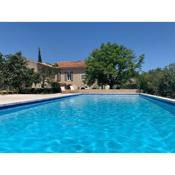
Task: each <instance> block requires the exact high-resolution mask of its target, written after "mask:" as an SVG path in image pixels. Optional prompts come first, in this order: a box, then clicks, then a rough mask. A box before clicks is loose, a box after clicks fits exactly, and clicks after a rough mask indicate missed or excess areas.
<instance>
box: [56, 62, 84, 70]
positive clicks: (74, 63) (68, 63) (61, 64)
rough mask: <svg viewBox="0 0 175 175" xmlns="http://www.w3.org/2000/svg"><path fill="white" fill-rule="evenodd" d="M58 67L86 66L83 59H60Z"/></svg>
mask: <svg viewBox="0 0 175 175" xmlns="http://www.w3.org/2000/svg"><path fill="white" fill-rule="evenodd" d="M57 65H58V67H59V68H62V69H64V68H86V64H85V61H60V62H58V63H57Z"/></svg>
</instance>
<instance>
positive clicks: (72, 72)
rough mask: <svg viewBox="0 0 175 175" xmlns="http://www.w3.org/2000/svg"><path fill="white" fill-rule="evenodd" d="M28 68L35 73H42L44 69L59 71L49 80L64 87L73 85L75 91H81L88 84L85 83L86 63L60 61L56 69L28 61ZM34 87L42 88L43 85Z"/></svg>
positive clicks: (48, 65)
mask: <svg viewBox="0 0 175 175" xmlns="http://www.w3.org/2000/svg"><path fill="white" fill-rule="evenodd" d="M27 66H28V67H29V68H30V69H34V71H35V72H38V73H41V71H42V69H43V68H47V69H50V70H52V69H57V70H58V71H57V73H56V74H54V75H52V76H50V77H47V78H48V79H50V80H51V81H54V82H58V83H60V84H61V85H63V86H64V85H72V86H74V88H75V89H81V88H83V87H85V86H86V84H85V83H84V80H85V70H86V64H85V62H84V61H60V62H57V63H56V64H55V66H56V67H55V66H52V65H50V64H45V63H39V62H34V61H31V60H28V61H27ZM46 86H47V82H46ZM48 86H49V84H48ZM33 87H37V88H40V87H41V84H40V83H39V84H37V85H33Z"/></svg>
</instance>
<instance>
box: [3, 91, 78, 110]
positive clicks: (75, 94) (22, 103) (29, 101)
mask: <svg viewBox="0 0 175 175" xmlns="http://www.w3.org/2000/svg"><path fill="white" fill-rule="evenodd" d="M78 95H81V93H74V94H64V96H58V97H48V98H40V99H32V100H26V101H18V102H10V103H6V104H0V109H5V108H11V107H16V106H22V105H27V104H34V103H40V102H47V101H51V100H57V99H62V98H67V97H73V96H78Z"/></svg>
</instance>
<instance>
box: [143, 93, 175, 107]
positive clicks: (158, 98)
mask: <svg viewBox="0 0 175 175" xmlns="http://www.w3.org/2000/svg"><path fill="white" fill-rule="evenodd" d="M140 95H141V96H142V95H143V96H145V97H148V98H152V99H155V100H159V101H163V102H166V103H170V104H173V105H175V99H171V98H166V97H161V96H156V95H150V94H146V93H140Z"/></svg>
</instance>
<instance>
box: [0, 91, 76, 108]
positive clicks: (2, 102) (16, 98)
mask: <svg viewBox="0 0 175 175" xmlns="http://www.w3.org/2000/svg"><path fill="white" fill-rule="evenodd" d="M76 94H77V93H74V94H61V93H59V94H12V95H0V106H6V105H12V104H19V103H24V102H30V101H39V100H42V99H49V98H57V97H64V96H70V95H76Z"/></svg>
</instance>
